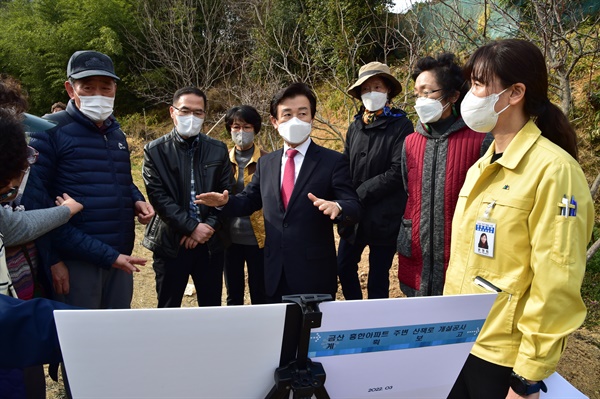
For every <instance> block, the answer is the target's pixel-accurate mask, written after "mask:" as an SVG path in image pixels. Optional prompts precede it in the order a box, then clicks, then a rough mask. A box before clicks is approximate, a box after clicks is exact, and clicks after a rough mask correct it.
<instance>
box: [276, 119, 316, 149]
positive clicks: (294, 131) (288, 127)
mask: <svg viewBox="0 0 600 399" xmlns="http://www.w3.org/2000/svg"><path fill="white" fill-rule="evenodd" d="M311 130H312V125H311V124H310V123H308V122H304V121H301V120H300V119H298V118H296V117H295V116H294V117H293V118H292V119H290V120H289V121H285V122H282V123H280V124H279V126H278V127H277V131H278V132H279V135H281V137H283V139H284V140H285V141H286V142H287V143H289V144H301V143H304V142H305V141H306V139H307V138H308V136H310V131H311Z"/></svg>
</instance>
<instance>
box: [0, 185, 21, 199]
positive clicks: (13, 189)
mask: <svg viewBox="0 0 600 399" xmlns="http://www.w3.org/2000/svg"><path fill="white" fill-rule="evenodd" d="M17 192H19V186H14V187H11V188H10V189H9V190H8V191H7V192H5V193H2V194H0V202H4V201H6V200H7V199H9V198H10V197H13V196H14V195H15V194H17Z"/></svg>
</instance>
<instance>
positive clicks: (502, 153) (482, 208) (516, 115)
mask: <svg viewBox="0 0 600 399" xmlns="http://www.w3.org/2000/svg"><path fill="white" fill-rule="evenodd" d="M465 74H466V76H470V78H471V90H470V91H469V93H468V94H467V96H466V97H465V99H464V100H463V102H462V105H461V114H462V116H463V119H464V121H465V122H466V124H467V125H468V126H469V127H470V128H471V129H473V130H475V131H479V132H482V133H484V132H488V131H491V133H492V135H493V136H494V142H493V144H492V145H491V146H490V148H489V149H488V151H487V153H486V154H485V155H484V156H483V157H482V158H481V159H480V160H479V161H478V162H477V163H476V164H475V165H473V166H472V167H471V168H470V170H469V172H468V174H467V177H466V181H465V184H464V185H463V188H462V190H461V192H460V195H459V200H458V203H457V207H456V212H455V214H454V219H453V225H452V243H451V257H450V265H449V267H448V272H447V276H446V285H445V287H444V294H445V295H453V294H473V293H482V292H485V289H484V288H483V287H482V286H485V285H486V284H477V281H476V278H478V277H479V278H480V279H481V278H482V279H484V280H485V281H487V282H488V283H489V284H487V286H488V287H489V288H490V289H493V290H495V291H497V292H498V297H497V298H496V301H495V302H494V305H493V306H492V309H491V311H490V314H489V316H488V318H487V321H486V322H485V324H484V326H483V328H482V330H481V332H480V334H479V337H478V339H477V342H476V343H475V345H474V346H473V349H472V351H471V354H470V355H469V358H468V359H467V362H466V363H465V365H464V367H463V369H462V371H461V373H460V375H459V377H458V379H457V381H456V383H455V385H454V387H453V389H452V391H451V393H450V395H449V398H461V399H465V398H487V399H494V398H499V399H504V398H520V397H526V398H538V397H539V391H540V389H541V390H545V389H546V386H545V384H544V383H543V380H544V378H546V377H548V376H549V375H550V374H552V373H553V372H554V371H555V368H556V364H557V363H558V360H559V358H560V356H561V354H562V351H563V350H564V348H565V345H566V338H567V336H568V335H569V334H570V333H571V332H573V331H574V330H576V329H577V328H578V327H579V326H580V325H581V323H582V322H583V320H584V318H585V315H586V308H585V305H584V304H583V301H582V299H581V294H580V289H581V282H582V280H583V276H584V273H585V263H586V245H587V243H588V242H589V240H590V237H591V232H592V227H593V223H594V210H593V203H592V199H591V196H590V191H589V189H588V185H587V181H586V179H585V176H584V174H583V172H582V170H581V168H580V166H579V164H578V162H577V140H576V135H575V131H574V130H573V128H572V127H571V125H570V124H569V122H568V120H567V118H566V117H565V115H564V114H563V113H562V111H561V110H560V109H559V108H558V107H556V106H555V105H554V104H552V103H551V102H550V100H548V74H547V70H546V64H545V61H544V57H543V55H542V53H541V51H540V50H539V49H538V48H537V47H536V46H535V45H533V44H531V43H529V42H527V41H523V40H515V39H510V40H502V41H497V42H492V43H490V44H487V45H485V46H483V47H481V48H479V49H478V50H477V51H476V52H475V53H474V54H473V55H472V56H471V58H470V59H469V61H468V63H467V64H466V65H465ZM482 234H485V235H486V239H487V241H486V243H487V248H485V249H483V248H481V247H479V246H478V245H477V244H478V243H479V241H480V239H481V235H482ZM479 281H481V280H479Z"/></svg>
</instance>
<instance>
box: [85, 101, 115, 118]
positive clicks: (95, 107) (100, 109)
mask: <svg viewBox="0 0 600 399" xmlns="http://www.w3.org/2000/svg"><path fill="white" fill-rule="evenodd" d="M114 105H115V98H114V97H106V96H79V110H80V111H81V113H82V114H84V115H85V116H87V117H88V118H89V119H91V120H92V121H94V122H104V121H105V120H107V119H108V117H109V116H110V115H111V114H112V113H113V107H114Z"/></svg>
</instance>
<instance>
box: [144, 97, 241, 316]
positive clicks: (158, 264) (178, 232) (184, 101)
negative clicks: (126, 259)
mask: <svg viewBox="0 0 600 399" xmlns="http://www.w3.org/2000/svg"><path fill="white" fill-rule="evenodd" d="M206 107H207V99H206V95H205V94H204V92H202V91H201V90H200V89H198V88H196V87H184V88H182V89H179V90H177V91H176V92H175V94H174V95H173V103H172V105H171V107H170V108H169V112H170V114H171V119H173V124H174V128H173V130H172V131H171V132H170V133H168V134H166V135H165V136H163V137H161V138H159V139H156V140H154V141H152V142H150V143H148V144H147V145H146V146H145V147H144V166H143V177H144V183H145V184H146V191H147V193H148V199H149V201H150V203H151V204H152V205H153V206H154V209H156V216H155V217H154V218H153V219H152V221H151V223H150V224H149V225H148V226H147V227H146V234H145V237H144V241H143V245H144V246H145V247H146V248H148V249H150V250H151V251H153V252H154V256H153V260H154V263H153V267H154V271H155V273H156V292H157V295H158V307H159V308H163V307H179V306H181V301H182V298H183V294H184V291H185V289H186V286H187V282H188V279H189V277H190V275H191V276H192V280H193V281H194V285H195V288H196V292H197V299H198V305H199V306H219V305H221V291H222V286H223V250H224V247H223V240H222V238H221V237H220V236H219V230H220V229H221V221H220V220H219V217H218V211H215V210H214V209H212V208H210V207H207V206H204V205H196V204H194V200H195V197H196V194H200V193H204V192H210V191H219V192H222V191H223V190H228V189H229V185H230V175H231V163H230V162H229V154H228V151H227V147H226V146H225V144H224V143H222V142H221V141H218V140H215V139H212V138H210V137H208V136H207V135H205V134H202V133H201V130H202V124H203V122H204V117H205V115H206Z"/></svg>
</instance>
